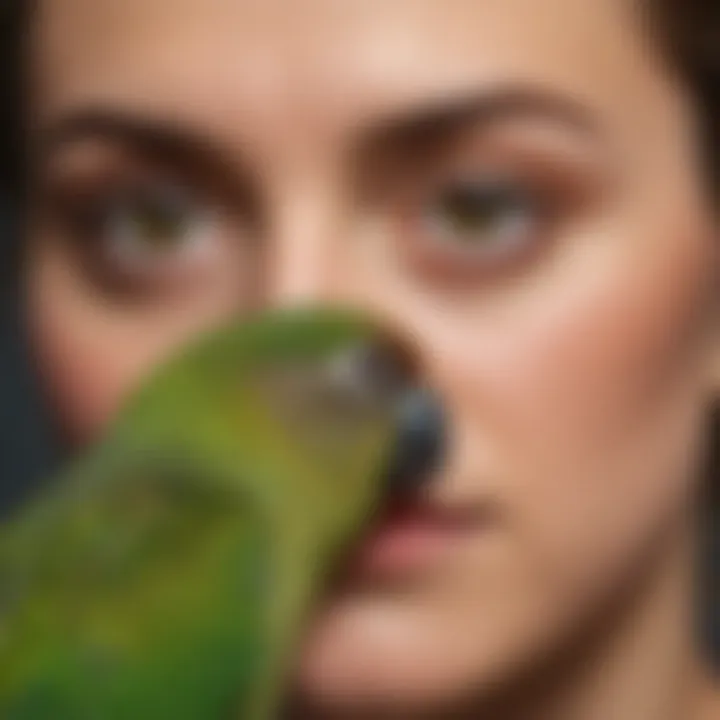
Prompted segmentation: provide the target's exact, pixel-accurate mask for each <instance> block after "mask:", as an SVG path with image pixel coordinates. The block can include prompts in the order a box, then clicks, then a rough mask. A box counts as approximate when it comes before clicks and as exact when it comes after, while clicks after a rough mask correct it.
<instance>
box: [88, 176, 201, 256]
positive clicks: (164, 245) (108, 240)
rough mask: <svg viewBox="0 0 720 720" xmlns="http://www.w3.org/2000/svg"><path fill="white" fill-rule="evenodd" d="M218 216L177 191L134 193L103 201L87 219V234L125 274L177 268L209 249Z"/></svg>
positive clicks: (158, 188)
mask: <svg viewBox="0 0 720 720" xmlns="http://www.w3.org/2000/svg"><path fill="white" fill-rule="evenodd" d="M213 225H214V214H213V212H212V211H211V210H210V209H209V208H206V207H204V206H203V205H202V204H201V203H199V202H198V201H197V199H196V198H194V197H193V196H192V194H191V193H189V192H187V191H185V190H183V189H181V188H176V187H173V186H160V187H156V188H151V189H147V188H142V189H135V190H131V191H129V192H124V193H120V194H117V195H112V196H110V197H108V198H105V199H102V200H100V201H99V202H98V203H96V204H95V206H94V207H92V208H91V210H90V213H89V214H88V215H87V216H86V219H85V223H84V226H85V235H86V236H90V237H91V238H92V240H93V241H94V242H95V243H96V244H97V246H98V247H97V249H98V251H99V252H100V253H102V254H103V255H104V256H105V257H106V258H108V259H109V260H110V261H111V262H113V263H116V264H119V265H121V266H122V268H124V269H129V270H134V269H142V268H143V267H144V266H154V265H157V264H163V263H172V264H174V263H177V262H179V261H181V260H182V259H183V258H186V257H187V255H188V254H190V255H192V256H195V255H196V254H197V253H199V252H202V251H205V250H207V243H208V241H209V239H210V236H211V231H212V229H213Z"/></svg>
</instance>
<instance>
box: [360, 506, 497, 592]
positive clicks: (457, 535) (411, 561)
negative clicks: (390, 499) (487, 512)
mask: <svg viewBox="0 0 720 720" xmlns="http://www.w3.org/2000/svg"><path fill="white" fill-rule="evenodd" d="M482 519H483V518H482V517H479V516H478V515H477V514H476V513H470V512H468V511H467V510H466V509H464V510H449V509H446V508H440V507H436V506H433V505H432V504H428V503H423V502H421V501H413V500H403V501H398V502H395V503H393V504H392V505H390V506H389V507H388V508H387V509H386V510H385V511H384V512H383V513H382V514H381V515H380V517H379V518H378V520H377V521H376V523H375V524H374V525H373V527H372V528H371V530H370V531H369V533H368V534H367V535H366V536H365V537H364V539H363V541H362V542H361V543H360V544H359V546H358V547H357V549H356V551H355V553H354V554H353V555H352V557H351V559H350V563H349V570H350V574H351V575H352V576H353V577H355V578H367V577H372V578H385V579H388V578H389V579H392V578H400V577H404V576H408V575H414V574H417V573H421V572H423V571H427V570H428V569H429V568H431V567H433V566H437V564H438V563H439V562H441V561H442V560H443V558H445V557H447V555H448V554H449V553H450V552H451V551H452V549H453V548H454V547H456V546H457V545H458V544H459V543H462V542H463V540H464V539H466V538H467V537H468V535H470V534H471V533H475V532H477V531H478V530H480V529H481V528H482V526H483V525H484V524H485V523H483V522H482Z"/></svg>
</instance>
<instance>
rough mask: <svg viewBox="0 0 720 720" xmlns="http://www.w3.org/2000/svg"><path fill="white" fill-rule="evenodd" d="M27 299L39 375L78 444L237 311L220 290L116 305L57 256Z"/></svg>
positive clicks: (35, 270) (36, 267) (34, 274)
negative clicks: (164, 365)
mask: <svg viewBox="0 0 720 720" xmlns="http://www.w3.org/2000/svg"><path fill="white" fill-rule="evenodd" d="M26 300H27V303H26V305H27V313H28V317H27V324H28V328H29V340H30V343H31V345H32V350H33V352H34V356H35V360H36V365H37V367H38V372H39V375H40V379H41V382H42V383H43V386H44V388H45V393H46V396H47V398H48V401H49V403H50V405H51V409H52V411H53V412H54V414H55V417H56V418H57V421H58V425H59V427H60V431H61V434H62V435H63V437H64V439H65V440H66V441H67V442H68V443H69V444H70V445H73V446H82V445H85V444H87V443H91V442H93V441H95V440H96V439H97V438H98V436H99V435H101V434H102V433H103V432H104V430H105V429H106V428H107V426H108V424H109V423H110V422H112V420H113V418H114V416H115V415H116V413H117V412H118V410H119V409H120V408H121V406H122V404H123V403H124V402H125V401H126V400H127V397H128V395H129V394H131V393H132V392H133V390H135V389H136V388H137V386H138V384H139V383H140V382H141V381H142V380H143V378H145V377H146V376H147V374H148V373H149V372H150V371H152V370H153V368H154V367H156V366H157V365H158V363H160V362H162V361H163V360H164V359H166V358H167V357H168V356H169V355H170V354H171V353H172V352H173V351H176V350H177V349H178V348H179V347H180V346H182V345H183V344H184V343H185V342H187V341H188V340H190V339H191V338H192V336H193V335H194V334H196V333H198V332H200V331H203V330H204V329H207V328H208V327H210V326H212V325H214V324H216V323H218V322H220V321H222V320H223V319H224V318H226V317H228V316H229V315H231V314H232V313H233V311H234V310H236V309H237V308H236V306H235V298H234V297H233V296H232V295H231V294H225V295H223V294H217V293H216V294H214V293H208V295H207V296H206V297H204V298H202V300H201V301H199V302H194V303H192V304H186V305H182V304H174V305H171V306H168V305H166V306H160V305H158V306H156V307H145V308H138V307H135V308H133V307H132V306H129V305H122V304H117V305H110V304H108V303H107V302H106V301H105V300H103V299H102V298H100V297H97V296H95V295H93V294H91V293H89V292H88V291H87V290H86V289H85V288H83V286H82V284H81V283H80V282H79V281H78V280H77V279H76V278H75V277H73V275H72V273H70V272H69V271H68V269H67V268H66V266H65V265H64V264H63V263H61V262H55V261H54V259H53V258H51V257H41V258H39V259H38V260H37V262H34V263H33V264H32V271H31V274H30V276H29V278H28V282H27V295H26Z"/></svg>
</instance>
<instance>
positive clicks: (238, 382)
mask: <svg viewBox="0 0 720 720" xmlns="http://www.w3.org/2000/svg"><path fill="white" fill-rule="evenodd" d="M411 365H412V363H411V362H410V360H409V354H408V353H407V352H406V351H405V349H401V348H400V345H399V344H397V343H395V342H394V341H391V340H390V338H389V336H388V335H387V334H386V333H384V332H381V331H380V330H379V329H378V328H377V327H376V326H375V325H374V324H373V323H371V322H369V321H367V320H366V319H364V318H362V317H360V316H359V315H357V314H353V313H351V312H349V311H341V310H333V309H306V310H294V311H284V312H280V311H276V312H272V313H267V314H266V315H262V316H259V317H255V318H254V319H251V320H247V321H245V322H243V323H235V324H233V325H232V326H229V327H226V328H223V329H221V330H216V331H214V332H212V333H209V334H208V335H207V336H205V337H203V338H202V339H201V340H200V341H199V342H196V343H194V344H193V345H192V346H191V347H189V348H186V349H185V350H184V351H183V352H182V353H180V355H179V356H177V357H176V358H174V359H172V360H171V361H169V362H168V363H166V364H165V365H164V366H163V367H162V368H161V369H160V370H159V371H157V372H156V373H155V374H154V375H153V376H152V377H151V379H150V381H149V382H148V383H146V384H145V385H144V386H143V388H142V389H141V390H140V391H139V392H138V393H137V394H136V395H135V396H134V397H133V399H132V400H131V402H130V403H129V404H128V405H127V407H126V408H125V410H124V412H122V413H121V414H120V419H119V421H118V422H117V423H116V424H115V425H114V427H113V429H112V431H111V432H109V433H108V435H107V438H106V439H105V440H104V441H102V442H101V443H99V444H98V445H97V446H96V447H95V448H94V449H92V450H91V451H90V452H89V453H88V455H87V456H85V457H83V458H81V459H80V460H78V461H77V463H76V464H75V465H74V466H73V467H71V468H70V469H69V470H68V472H67V473H65V474H64V475H62V477H60V479H59V480H58V481H57V482H54V483H52V484H51V485H50V486H48V487H46V488H45V489H44V490H43V491H42V492H41V493H38V496H37V497H36V498H34V499H32V500H31V501H29V502H28V503H27V505H26V506H25V507H23V508H21V510H20V511H19V512H18V513H17V515H16V516H14V517H13V519H12V520H11V521H9V522H8V523H6V525H5V526H3V527H2V528H1V529H0V718H2V720H165V719H166V720H230V718H237V719H239V720H270V719H271V718H276V717H277V716H278V713H279V712H280V708H281V703H282V702H283V693H284V689H285V686H286V684H287V681H288V674H289V672H290V670H291V663H292V658H293V652H294V649H295V648H296V647H297V644H298V642H299V641H300V638H301V633H302V629H303V627H304V625H305V623H306V621H307V619H308V615H309V613H310V612H311V611H312V608H313V607H314V603H315V602H316V601H317V600H318V598H319V596H320V593H322V591H323V588H324V586H325V583H326V582H327V581H328V578H329V577H330V574H331V572H332V569H333V568H334V567H335V566H336V564H337V563H338V562H339V560H340V559H341V558H342V556H343V553H344V552H345V551H346V549H348V548H349V547H350V545H351V543H352V542H354V541H355V540H356V539H357V538H358V537H359V535H360V533H361V532H362V530H363V528H365V527H366V526H367V523H368V522H369V520H370V518H372V517H373V514H374V513H375V512H377V509H378V508H379V507H380V506H381V505H382V503H383V501H384V500H383V499H384V498H385V497H386V496H387V494H388V484H389V483H388V477H390V475H392V474H393V472H395V474H396V475H397V476H398V477H399V476H400V475H402V473H401V472H399V471H398V470H397V467H395V471H393V470H392V467H393V466H394V463H395V464H397V462H398V460H397V457H398V447H399V445H398V443H399V442H400V440H399V436H400V435H401V434H402V429H401V428H400V426H401V425H402V423H403V421H402V408H403V407H408V404H407V401H408V399H410V400H411V401H412V402H415V404H417V398H418V395H417V393H418V387H419V384H418V382H417V378H415V377H414V370H413V369H412V367H411ZM412 402H411V403H410V404H411V405H412ZM411 414H412V413H411ZM411 426H412V422H411V423H409V425H408V427H410V433H411V434H412V430H413V428H412V427H411ZM415 430H417V428H415ZM421 434H422V433H421ZM403 452H405V455H406V456H407V455H408V453H407V448H406V449H405V450H404V451H402V450H401V451H400V455H402V454H403ZM401 462H405V461H403V460H401ZM398 473H399V474H398Z"/></svg>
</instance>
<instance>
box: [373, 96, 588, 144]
mask: <svg viewBox="0 0 720 720" xmlns="http://www.w3.org/2000/svg"><path fill="white" fill-rule="evenodd" d="M512 119H529V120H533V119H536V120H544V121H548V120H549V121H551V122H554V123H557V124H560V125H562V126H564V127H566V128H568V129H569V130H572V131H574V132H575V133H578V134H580V135H586V136H589V137H598V136H599V135H600V134H601V132H600V130H601V129H600V127H599V125H598V123H597V119H596V118H595V117H594V115H593V113H592V111H591V109H590V108H589V107H586V106H585V105H583V104H582V102H581V101H579V100H576V99H575V98H572V97H570V96H567V95H564V94H562V93H559V92H556V91H553V90H550V89H545V88H540V87H534V86H504V87H498V88H491V89H488V90H484V91H480V92H476V93H472V92H471V93H469V94H467V95H462V96H459V97H456V96H452V95H449V96H447V97H441V98H439V99H438V100H433V101H430V102H426V103H420V104H419V105H418V106H417V107H415V108H411V109H410V110H406V111H402V112H401V113H399V114H396V115H391V116H389V117H387V118H385V119H384V120H383V122H382V124H381V126H380V127H379V129H371V130H370V131H369V132H368V138H369V146H370V147H373V148H376V147H378V146H382V147H388V146H395V145H397V146H409V147H411V148H413V149H415V150H421V149H423V147H426V146H427V145H433V146H435V145H437V144H439V143H442V142H444V141H446V140H450V139H452V138H453V137H454V136H456V135H458V134H459V133H462V132H463V131H467V130H468V129H469V128H471V127H475V126H478V125H481V126H483V125H488V124H490V123H492V122H496V121H498V122H499V121H503V120H512Z"/></svg>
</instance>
